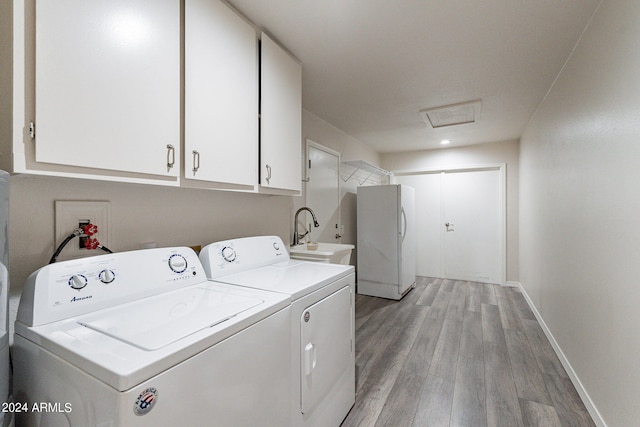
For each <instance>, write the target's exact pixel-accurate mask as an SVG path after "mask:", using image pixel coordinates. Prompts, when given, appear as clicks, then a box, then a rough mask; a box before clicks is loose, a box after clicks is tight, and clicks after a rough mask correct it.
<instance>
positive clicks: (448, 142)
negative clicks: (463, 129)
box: [440, 139, 451, 145]
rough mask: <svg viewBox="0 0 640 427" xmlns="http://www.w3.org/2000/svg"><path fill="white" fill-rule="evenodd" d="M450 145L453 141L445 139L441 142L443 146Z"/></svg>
mask: <svg viewBox="0 0 640 427" xmlns="http://www.w3.org/2000/svg"><path fill="white" fill-rule="evenodd" d="M450 143H451V141H449V140H448V139H443V140H442V141H440V144H442V145H447V144H450Z"/></svg>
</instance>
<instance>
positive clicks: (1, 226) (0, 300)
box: [0, 171, 13, 426]
mask: <svg viewBox="0 0 640 427" xmlns="http://www.w3.org/2000/svg"><path fill="white" fill-rule="evenodd" d="M8 269H9V174H8V173H6V172H4V171H0V404H3V405H4V403H5V402H7V401H8V399H9V381H10V375H11V373H10V365H9V270H8ZM3 408H4V406H3ZM5 409H6V408H5ZM12 418H13V417H12V414H11V412H8V411H0V426H7V425H9V422H11V419H12Z"/></svg>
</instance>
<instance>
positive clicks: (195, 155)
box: [192, 150, 200, 175]
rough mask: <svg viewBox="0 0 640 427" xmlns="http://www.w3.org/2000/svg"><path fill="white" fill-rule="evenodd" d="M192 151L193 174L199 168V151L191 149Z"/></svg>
mask: <svg viewBox="0 0 640 427" xmlns="http://www.w3.org/2000/svg"><path fill="white" fill-rule="evenodd" d="M192 153H193V174H194V175H195V174H196V172H198V169H200V153H199V152H197V151H196V150H193V151H192Z"/></svg>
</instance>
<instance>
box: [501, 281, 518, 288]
mask: <svg viewBox="0 0 640 427" xmlns="http://www.w3.org/2000/svg"><path fill="white" fill-rule="evenodd" d="M504 285H505V286H507V287H509V288H518V289H520V288H522V285H521V284H520V282H512V281H510V280H507V283H505V284H504Z"/></svg>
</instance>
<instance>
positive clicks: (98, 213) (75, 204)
mask: <svg viewBox="0 0 640 427" xmlns="http://www.w3.org/2000/svg"><path fill="white" fill-rule="evenodd" d="M55 205H56V218H55V219H56V229H55V236H56V241H55V245H54V247H55V248H57V247H58V245H59V244H60V243H62V241H63V240H64V239H65V238H66V237H67V236H68V235H69V234H71V233H73V231H74V230H76V229H77V228H79V227H81V226H82V225H85V224H87V223H91V224H94V225H97V226H98V233H96V234H95V236H94V237H95V238H96V239H98V241H99V242H100V244H101V245H103V246H106V247H107V248H108V247H110V244H111V202H107V201H67V200H56V202H55ZM86 238H87V236H84V240H86ZM77 239H78V241H74V240H75V239H74V240H72V241H71V242H69V244H67V246H65V248H64V249H63V250H62V252H61V253H60V256H58V260H65V259H72V258H81V257H85V256H90V255H98V254H102V252H101V251H96V250H88V249H85V248H84V242H82V243H81V242H80V241H81V240H82V236H80V237H78V238H77Z"/></svg>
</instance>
